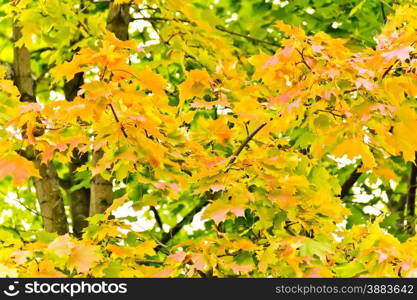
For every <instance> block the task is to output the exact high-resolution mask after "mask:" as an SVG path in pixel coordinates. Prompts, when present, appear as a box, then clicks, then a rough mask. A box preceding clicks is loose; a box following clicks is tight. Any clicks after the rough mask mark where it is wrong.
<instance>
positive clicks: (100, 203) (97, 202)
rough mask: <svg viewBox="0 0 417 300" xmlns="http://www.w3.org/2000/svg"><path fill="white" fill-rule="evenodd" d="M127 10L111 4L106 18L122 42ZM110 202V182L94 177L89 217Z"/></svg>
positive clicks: (95, 155) (97, 156)
mask: <svg viewBox="0 0 417 300" xmlns="http://www.w3.org/2000/svg"><path fill="white" fill-rule="evenodd" d="M129 8H130V7H129V5H128V4H123V5H115V4H113V3H111V4H110V10H109V15H108V18H107V29H108V30H110V31H111V32H113V33H114V34H115V35H116V37H117V38H118V39H120V40H123V41H125V40H127V39H128V38H129V32H128V29H129V23H130V14H129ZM102 156H103V152H102V151H97V152H94V153H93V165H96V164H97V162H98V161H99V160H100V159H101V157H102ZM112 202H113V186H112V183H111V181H108V180H105V179H104V178H103V177H102V176H100V175H96V176H94V177H93V180H92V182H91V197H90V216H93V215H95V214H101V213H104V212H105V211H106V209H107V208H108V207H109V206H110V205H111V204H112Z"/></svg>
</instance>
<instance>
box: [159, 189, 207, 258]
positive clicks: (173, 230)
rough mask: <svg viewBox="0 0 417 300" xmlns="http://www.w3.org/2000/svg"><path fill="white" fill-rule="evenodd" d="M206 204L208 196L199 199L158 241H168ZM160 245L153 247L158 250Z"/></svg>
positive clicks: (163, 242)
mask: <svg viewBox="0 0 417 300" xmlns="http://www.w3.org/2000/svg"><path fill="white" fill-rule="evenodd" d="M207 204H209V197H207V199H203V200H201V201H200V203H199V204H198V205H197V206H196V207H194V208H193V209H192V210H191V211H190V212H189V213H188V214H186V215H185V216H184V218H183V219H182V220H181V221H180V222H178V223H177V224H176V225H175V226H174V227H172V228H171V229H170V231H169V232H167V233H165V234H164V235H163V236H162V238H161V239H160V242H161V243H162V244H166V243H168V242H169V241H170V240H172V238H174V236H175V235H176V234H177V233H178V232H179V231H180V230H181V229H182V228H183V227H184V226H185V225H187V224H189V223H191V222H192V221H193V219H194V216H195V215H196V214H198V213H199V212H200V211H201V210H202V209H203V208H204V207H205V206H206V205H207ZM161 247H162V246H161V245H158V246H157V247H156V248H155V251H159V250H160V249H161Z"/></svg>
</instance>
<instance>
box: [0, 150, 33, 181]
mask: <svg viewBox="0 0 417 300" xmlns="http://www.w3.org/2000/svg"><path fill="white" fill-rule="evenodd" d="M6 175H12V176H13V181H14V183H15V184H17V185H20V184H22V183H23V182H24V181H26V180H27V179H28V178H29V177H30V176H35V177H40V175H39V171H38V170H37V169H36V168H35V166H34V164H33V163H32V162H30V161H28V160H27V159H26V158H24V157H22V156H19V155H9V156H6V157H4V158H2V159H0V177H4V176H6Z"/></svg>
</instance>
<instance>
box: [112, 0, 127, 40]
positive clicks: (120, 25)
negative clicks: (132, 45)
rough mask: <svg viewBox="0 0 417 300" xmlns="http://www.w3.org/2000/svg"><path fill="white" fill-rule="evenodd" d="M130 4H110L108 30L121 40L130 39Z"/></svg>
mask: <svg viewBox="0 0 417 300" xmlns="http://www.w3.org/2000/svg"><path fill="white" fill-rule="evenodd" d="M129 8H130V6H129V4H123V5H115V4H113V3H111V4H110V10H109V15H108V17H107V29H108V30H110V31H111V32H113V33H114V34H115V35H116V37H117V38H118V39H119V40H122V41H126V40H127V39H129V31H128V29H129V23H130V14H129Z"/></svg>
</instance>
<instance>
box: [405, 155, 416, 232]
mask: <svg viewBox="0 0 417 300" xmlns="http://www.w3.org/2000/svg"><path fill="white" fill-rule="evenodd" d="M416 164H417V153H416V157H415V159H414V162H413V163H412V164H411V170H410V181H409V185H408V194H407V218H406V220H407V231H408V232H409V233H410V234H414V233H415V214H416V183H417V165H416Z"/></svg>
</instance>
